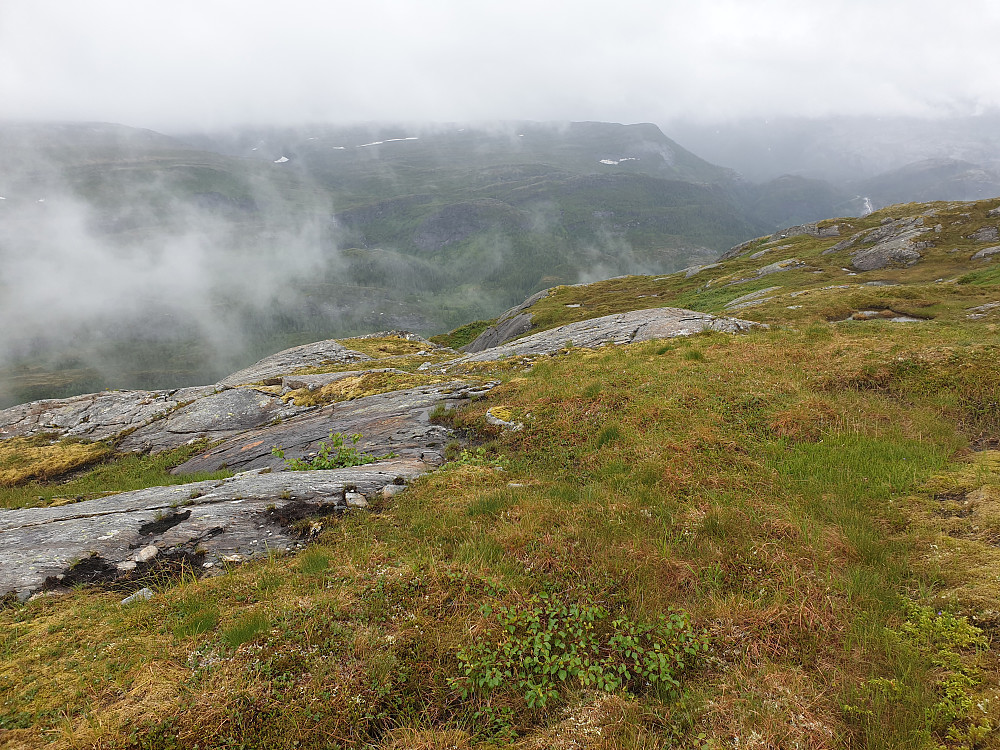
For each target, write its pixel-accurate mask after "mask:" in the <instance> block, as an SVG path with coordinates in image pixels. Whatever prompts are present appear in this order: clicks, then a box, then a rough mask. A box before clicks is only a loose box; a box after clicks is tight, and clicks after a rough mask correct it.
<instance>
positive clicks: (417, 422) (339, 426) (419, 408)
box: [174, 381, 484, 474]
mask: <svg viewBox="0 0 1000 750" xmlns="http://www.w3.org/2000/svg"><path fill="white" fill-rule="evenodd" d="M482 392H484V391H483V390H482V387H479V386H470V385H469V384H468V383H465V382H462V381H454V382H451V383H442V384H438V385H433V386H425V387H420V388H409V389H405V390H400V391H392V392H390V393H381V394H377V395H374V396H366V397H364V398H359V399H354V400H352V401H342V402H339V403H336V404H330V405H328V406H324V407H322V408H321V409H314V410H312V411H309V412H307V413H304V414H300V415H299V416H297V417H295V418H293V419H289V420H286V421H284V422H281V423H279V424H273V425H268V426H266V427H261V428H258V429H254V430H249V431H246V432H242V433H240V434H239V435H236V436H234V437H231V438H229V439H227V440H225V441H223V442H222V443H221V444H220V445H217V446H215V447H214V448H211V449H209V450H208V451H206V452H205V453H202V454H200V455H198V456H195V457H193V458H191V459H190V460H188V461H187V462H185V463H183V464H181V465H180V466H178V467H177V468H176V469H174V472H175V473H178V474H188V473H194V472H198V471H217V470H218V469H220V468H221V467H223V466H225V467H228V468H230V469H233V470H245V469H252V468H271V469H281V468H283V467H284V461H282V459H280V458H278V457H276V456H274V455H272V453H271V449H272V448H274V447H275V446H277V447H280V448H282V449H283V450H284V451H285V456H286V458H299V459H303V458H308V457H309V455H310V454H311V453H312V454H315V452H316V451H317V450H319V443H320V442H321V441H327V440H328V439H329V434H330V433H331V432H339V433H341V434H342V435H354V434H360V435H362V440H361V442H359V443H358V445H357V446H356V447H357V449H358V450H360V451H362V452H365V453H371V454H373V455H385V454H387V453H396V454H397V455H399V456H403V457H408V458H417V459H421V460H424V461H428V462H430V463H437V462H439V461H440V460H442V459H441V453H442V451H443V450H444V446H445V445H446V444H447V443H448V442H449V441H450V440H451V439H452V438H453V434H452V433H451V431H450V430H448V429H447V428H445V427H442V426H440V425H436V424H432V423H431V421H430V412H431V409H433V408H434V407H435V406H437V405H438V404H444V405H445V406H456V405H457V404H458V403H459V401H460V400H462V399H465V398H469V397H470V396H471V395H473V394H478V393H482Z"/></svg>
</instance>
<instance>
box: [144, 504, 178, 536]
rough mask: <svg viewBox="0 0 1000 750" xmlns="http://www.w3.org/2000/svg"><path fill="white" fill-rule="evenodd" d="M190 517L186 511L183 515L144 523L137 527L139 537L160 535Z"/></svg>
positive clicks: (175, 514)
mask: <svg viewBox="0 0 1000 750" xmlns="http://www.w3.org/2000/svg"><path fill="white" fill-rule="evenodd" d="M190 517H191V511H189V510H186V511H184V512H183V513H174V514H173V515H171V516H166V517H164V518H160V519H157V520H155V521H151V522H150V523H144V524H143V525H142V526H140V527H139V536H149V535H150V534H162V533H163V532H164V531H166V530H167V529H172V528H173V527H174V526H176V525H177V524H179V523H182V522H184V521H186V520H188V519H189V518H190Z"/></svg>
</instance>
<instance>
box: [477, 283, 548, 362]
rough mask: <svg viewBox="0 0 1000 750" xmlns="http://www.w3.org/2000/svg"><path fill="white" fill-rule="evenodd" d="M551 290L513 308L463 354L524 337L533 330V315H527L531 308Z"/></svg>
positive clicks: (532, 296) (542, 292)
mask: <svg viewBox="0 0 1000 750" xmlns="http://www.w3.org/2000/svg"><path fill="white" fill-rule="evenodd" d="M550 291H551V290H550V289H543V290H542V291H540V292H536V293H535V294H533V295H531V296H530V297H528V299H526V300H525V301H524V302H522V303H521V304H520V305H518V306H517V307H512V308H511V309H509V310H507V311H506V312H505V313H503V314H502V315H501V316H500V317H499V318H497V322H496V323H494V324H493V325H492V326H490V327H489V328H487V329H486V330H485V331H483V332H482V333H480V334H479V335H478V336H476V338H474V339H473V340H472V341H470V342H469V343H468V344H466V345H465V346H463V347H462V351H463V352H468V353H470V354H474V353H475V352H481V351H484V350H486V349H490V348H492V347H494V346H500V344H503V343H506V342H507V341H510V340H511V339H516V338H517V337H518V336H523V335H524V334H526V333H528V331H530V330H531V315H530V314H528V313H526V312H525V310H527V309H528V308H529V307H531V306H532V305H534V304H535V303H536V302H538V301H539V300H541V299H545V298H546V297H548V296H549V292H550Z"/></svg>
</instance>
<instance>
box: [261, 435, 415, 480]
mask: <svg viewBox="0 0 1000 750" xmlns="http://www.w3.org/2000/svg"><path fill="white" fill-rule="evenodd" d="M328 440H329V442H327V441H326V440H323V441H320V444H319V450H318V451H317V453H316V455H315V456H314V457H313V458H311V459H302V458H285V451H284V450H283V449H282V448H279V447H278V446H274V447H273V448H272V449H271V454H272V455H274V456H277V457H278V458H280V459H282V460H284V462H285V468H286V469H288V470H289V471H311V470H314V469H344V468H347V467H348V466H364V465H366V464H371V463H375V462H376V461H381V460H383V459H386V458H395V457H396V455H397V454H395V453H386V454H385V455H383V456H375V455H372V454H371V453H362V452H361V451H359V450H358V449H357V448H355V447H354V446H356V445H357V444H358V443H359V442H361V435H360V434H358V433H355V434H353V435H351V437H350V440H351V444H350V445H348V444H347V439H346V438H345V437H344V436H343V435H342V434H340V433H339V432H333V431H331V432H330V435H329V438H328Z"/></svg>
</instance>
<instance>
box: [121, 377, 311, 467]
mask: <svg viewBox="0 0 1000 750" xmlns="http://www.w3.org/2000/svg"><path fill="white" fill-rule="evenodd" d="M303 411H306V408H305V407H301V406H296V405H295V404H288V403H284V402H283V401H282V400H281V399H280V398H278V397H277V396H274V395H272V394H269V393H264V392H262V391H257V390H254V389H253V388H231V389H229V390H225V391H222V392H220V393H213V394H212V395H209V396H205V397H203V398H200V399H198V400H196V401H194V402H193V403H191V404H188V405H187V406H183V407H181V408H179V409H177V410H176V411H174V412H172V413H171V414H169V415H168V416H167V417H165V418H164V419H159V420H156V421H153V422H149V423H148V424H146V425H144V426H142V427H140V428H139V429H137V430H135V431H134V432H132V433H131V434H130V435H127V436H126V437H125V438H124V440H122V442H121V443H120V444H119V446H118V448H119V450H121V451H124V452H143V453H146V452H153V453H159V452H160V451H166V450H172V449H174V448H177V447H178V446H181V445H184V444H186V443H191V442H194V441H196V440H202V439H208V440H221V439H223V438H226V437H229V436H231V435H235V434H237V433H241V432H245V431H247V430H252V429H254V428H255V427H260V426H262V425H266V424H269V423H271V422H275V421H281V420H284V419H288V418H290V417H293V416H295V415H296V414H300V413H302V412H303Z"/></svg>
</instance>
